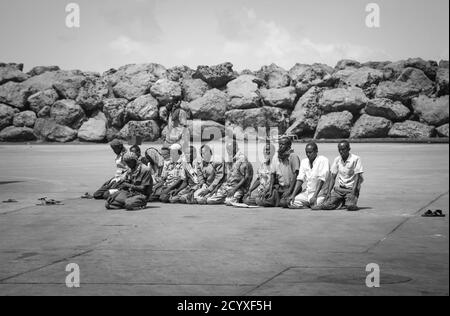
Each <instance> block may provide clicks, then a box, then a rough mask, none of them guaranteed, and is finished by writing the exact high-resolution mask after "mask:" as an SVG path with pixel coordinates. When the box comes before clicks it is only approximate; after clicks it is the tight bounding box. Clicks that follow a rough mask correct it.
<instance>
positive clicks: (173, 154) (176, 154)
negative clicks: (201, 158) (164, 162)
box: [170, 144, 183, 162]
mask: <svg viewBox="0 0 450 316" xmlns="http://www.w3.org/2000/svg"><path fill="white" fill-rule="evenodd" d="M182 154H183V151H182V150H181V145H180V144H173V145H172V146H170V159H172V161H173V162H177V161H178V159H180V156H181V155H182Z"/></svg>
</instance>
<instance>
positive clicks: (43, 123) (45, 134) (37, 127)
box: [34, 118, 77, 143]
mask: <svg viewBox="0 0 450 316" xmlns="http://www.w3.org/2000/svg"><path fill="white" fill-rule="evenodd" d="M34 134H35V135H36V136H37V137H38V138H39V139H40V140H43V141H50V142H59V143H66V142H70V141H72V140H74V139H75V138H77V131H76V130H74V129H71V128H70V127H68V126H63V125H60V124H58V123H56V122H55V121H54V120H52V119H45V118H38V119H37V120H36V123H35V124H34Z"/></svg>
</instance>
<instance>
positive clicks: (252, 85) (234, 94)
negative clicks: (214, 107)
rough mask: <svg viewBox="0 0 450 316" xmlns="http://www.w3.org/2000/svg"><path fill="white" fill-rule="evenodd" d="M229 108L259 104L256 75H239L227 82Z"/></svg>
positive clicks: (246, 107) (248, 107) (251, 106)
mask: <svg viewBox="0 0 450 316" xmlns="http://www.w3.org/2000/svg"><path fill="white" fill-rule="evenodd" d="M227 94H228V97H229V100H230V101H229V106H228V108H229V109H250V108H256V107H259V106H261V97H260V94H259V90H258V84H257V80H256V77H254V76H250V75H243V76H239V77H238V78H236V79H234V80H232V81H230V82H228V83H227Z"/></svg>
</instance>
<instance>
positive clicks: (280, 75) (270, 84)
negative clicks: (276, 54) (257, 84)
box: [255, 64, 291, 89]
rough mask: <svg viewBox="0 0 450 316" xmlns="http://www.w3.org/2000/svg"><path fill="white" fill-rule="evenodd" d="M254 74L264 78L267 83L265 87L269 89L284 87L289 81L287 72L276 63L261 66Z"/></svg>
mask: <svg viewBox="0 0 450 316" xmlns="http://www.w3.org/2000/svg"><path fill="white" fill-rule="evenodd" d="M255 75H256V76H257V77H259V78H261V79H262V80H264V81H265V82H266V83H267V88H269V89H277V88H284V87H287V86H289V84H290V83H291V78H290V77H289V73H288V72H287V71H286V70H285V69H283V68H281V67H279V66H277V65H276V64H271V65H269V66H263V67H261V69H260V70H259V71H257V72H256V73H255Z"/></svg>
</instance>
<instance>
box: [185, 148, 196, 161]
mask: <svg viewBox="0 0 450 316" xmlns="http://www.w3.org/2000/svg"><path fill="white" fill-rule="evenodd" d="M187 149H188V150H187V151H186V152H185V156H186V160H187V161H188V162H190V163H193V162H194V160H195V159H196V158H197V149H195V147H194V146H192V145H191V146H189V147H188V148H187Z"/></svg>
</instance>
